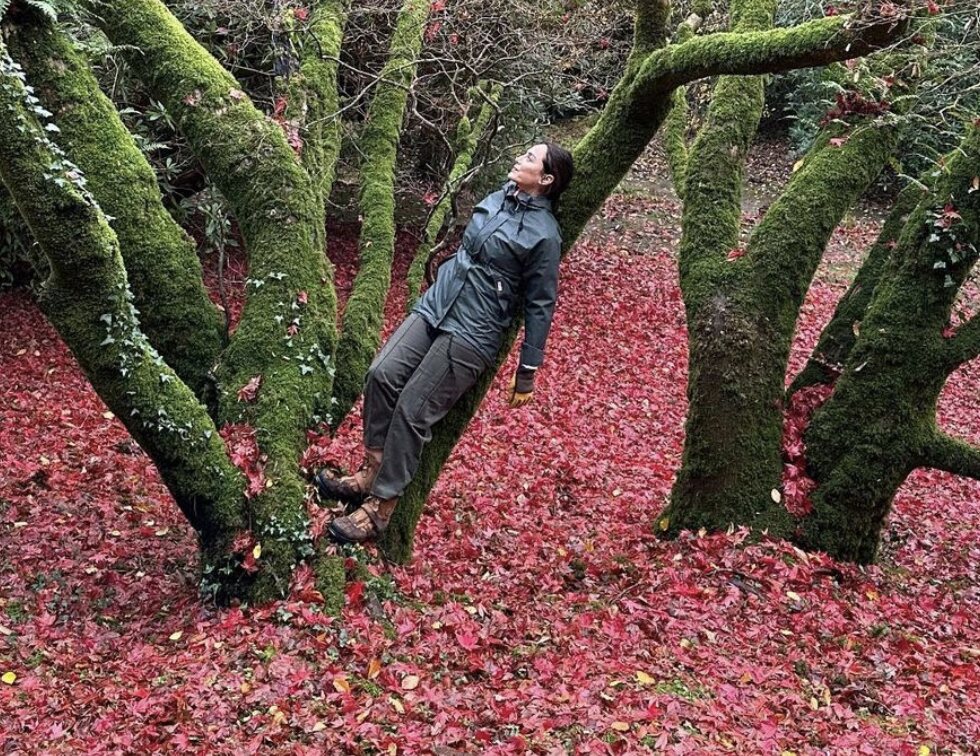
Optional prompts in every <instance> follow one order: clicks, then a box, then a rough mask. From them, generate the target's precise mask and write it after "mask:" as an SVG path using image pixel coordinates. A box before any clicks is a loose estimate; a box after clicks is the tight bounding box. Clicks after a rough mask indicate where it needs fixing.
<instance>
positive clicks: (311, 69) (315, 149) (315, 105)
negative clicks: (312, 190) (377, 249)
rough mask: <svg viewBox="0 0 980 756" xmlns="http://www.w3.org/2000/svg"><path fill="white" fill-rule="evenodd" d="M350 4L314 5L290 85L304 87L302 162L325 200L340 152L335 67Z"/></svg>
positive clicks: (332, 0)
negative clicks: (297, 67)
mask: <svg viewBox="0 0 980 756" xmlns="http://www.w3.org/2000/svg"><path fill="white" fill-rule="evenodd" d="M349 6H350V0H320V1H319V2H316V3H314V4H313V7H312V10H311V12H310V22H309V24H308V25H307V27H306V28H305V29H304V30H303V31H302V32H301V34H300V35H299V38H300V61H301V62H300V75H299V76H298V77H296V78H295V79H294V80H293V82H292V85H291V90H294V89H302V90H303V96H302V97H301V98H299V99H301V100H302V101H303V102H305V103H306V112H305V113H304V114H303V123H304V124H305V138H304V144H305V148H304V151H303V165H304V166H306V169H307V173H309V175H310V178H311V179H312V180H313V183H314V186H315V187H316V189H317V190H318V192H319V193H320V196H321V197H322V198H323V201H324V202H326V198H327V197H328V196H329V194H330V188H331V187H332V186H333V179H334V170H335V168H336V164H337V158H338V156H339V155H340V137H341V131H340V118H339V117H338V116H337V113H338V111H339V110H340V102H339V98H338V95H337V67H338V61H339V59H340V47H341V43H342V42H343V38H344V26H345V25H346V23H347V12H348V8H349ZM292 96H293V95H291V96H290V99H292Z"/></svg>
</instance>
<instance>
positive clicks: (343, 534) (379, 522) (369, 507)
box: [328, 496, 398, 543]
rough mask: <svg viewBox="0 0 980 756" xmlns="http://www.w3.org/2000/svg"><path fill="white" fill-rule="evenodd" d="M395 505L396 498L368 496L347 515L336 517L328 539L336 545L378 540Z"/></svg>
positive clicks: (386, 527)
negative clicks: (336, 543)
mask: <svg viewBox="0 0 980 756" xmlns="http://www.w3.org/2000/svg"><path fill="white" fill-rule="evenodd" d="M397 504H398V499H397V498H393V499H379V498H378V497H377V496H368V497H367V498H365V499H364V503H363V504H361V506H359V507H358V508H357V509H355V510H354V511H353V512H351V513H350V514H349V515H344V516H343V517H338V518H337V519H335V520H334V521H333V522H331V523H330V527H329V529H328V531H329V533H330V538H331V539H332V540H334V541H337V542H338V543H364V542H365V541H370V540H373V539H375V538H378V537H379V536H381V535H382V534H383V533H384V532H385V530H387V529H388V523H389V522H390V521H391V513H392V512H394V511H395V506H396V505H397Z"/></svg>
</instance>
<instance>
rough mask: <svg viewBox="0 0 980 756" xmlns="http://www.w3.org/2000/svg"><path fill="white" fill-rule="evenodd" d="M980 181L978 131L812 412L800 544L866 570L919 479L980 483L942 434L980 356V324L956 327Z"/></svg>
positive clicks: (922, 210) (889, 269)
mask: <svg viewBox="0 0 980 756" xmlns="http://www.w3.org/2000/svg"><path fill="white" fill-rule="evenodd" d="M978 174H980V126H978V125H974V126H972V127H971V128H970V129H969V131H968V133H967V136H966V138H965V139H964V140H963V142H962V144H961V145H960V148H959V149H958V150H956V151H955V152H953V153H952V154H951V155H950V156H948V158H947V160H946V162H945V166H944V168H943V172H942V174H941V175H940V176H939V177H938V178H937V179H936V180H935V187H934V189H933V191H931V192H930V193H929V194H928V196H927V197H925V198H924V199H923V200H922V201H921V202H919V204H918V206H917V207H916V208H915V210H914V211H913V212H912V214H911V216H910V217H909V219H908V222H907V223H906V224H905V226H904V228H903V230H902V232H901V236H900V237H899V238H898V242H897V246H896V247H895V249H894V251H893V252H892V255H891V257H890V259H889V261H888V262H887V264H886V266H885V270H884V271H883V273H882V276H881V279H880V280H879V282H878V284H877V286H876V287H875V290H874V295H873V298H872V300H871V302H870V304H869V305H868V308H867V312H866V313H865V314H864V317H863V319H862V321H861V329H860V335H859V336H858V338H857V341H856V342H855V344H854V346H853V348H852V349H851V351H850V353H849V355H848V356H847V360H846V363H845V366H844V371H843V373H842V374H841V376H840V378H839V379H838V380H837V382H836V384H835V387H834V393H833V395H832V396H831V397H830V398H829V399H828V400H827V401H826V402H825V403H824V404H823V406H822V407H821V408H820V409H818V410H817V411H816V413H815V414H814V417H813V420H812V422H811V425H810V427H809V429H808V430H807V433H806V436H805V439H806V457H807V470H808V473H809V474H810V475H811V477H812V478H813V479H814V481H815V482H816V489H815V491H814V492H813V494H812V496H811V500H812V503H813V507H814V509H813V512H812V514H811V516H810V517H809V518H808V519H807V520H806V521H805V529H804V534H803V538H802V543H803V544H804V545H806V546H808V547H811V548H819V549H824V550H826V551H828V552H829V553H831V554H833V555H834V556H837V557H839V558H842V559H849V560H855V561H858V562H870V561H872V560H873V559H874V558H875V554H876V551H877V547H878V541H879V536H880V532H881V528H882V525H883V522H884V519H885V517H886V515H887V514H888V511H889V509H890V507H891V502H892V500H893V499H894V496H895V493H896V491H897V490H898V487H899V486H900V485H901V484H902V482H903V481H904V480H905V478H906V477H907V475H908V474H909V473H910V472H911V471H912V470H913V469H915V468H917V467H935V468H938V469H943V470H948V471H950V472H953V473H957V474H961V475H967V476H970V477H974V478H980V452H978V451H977V450H976V449H973V448H972V447H970V446H968V445H967V444H965V443H963V442H961V441H957V440H955V439H952V438H950V437H948V436H946V435H944V434H943V433H942V432H941V431H940V430H939V429H938V428H937V426H936V401H937V399H938V397H939V393H940V391H941V390H942V388H943V386H944V385H945V383H946V380H947V378H948V377H949V375H950V374H951V373H952V371H953V370H955V369H956V368H957V367H958V366H959V365H961V364H963V363H964V362H967V361H969V360H971V359H974V358H975V357H977V356H978V355H980V321H978V320H977V319H976V318H974V319H973V320H971V321H970V322H969V323H967V324H966V325H965V326H963V327H962V328H961V329H959V332H958V333H956V335H952V334H951V330H952V329H951V327H950V324H949V319H950V313H951V310H952V306H953V303H954V300H955V298H956V293H957V291H958V290H959V288H960V287H961V286H962V284H963V282H964V281H965V280H966V278H967V275H968V274H969V272H970V270H971V269H972V268H973V265H974V263H975V262H976V260H977V247H978V246H980V191H978V190H977V175H978ZM856 419H860V420H859V422H855V421H856Z"/></svg>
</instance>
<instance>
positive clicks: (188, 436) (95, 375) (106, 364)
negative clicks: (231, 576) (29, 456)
mask: <svg viewBox="0 0 980 756" xmlns="http://www.w3.org/2000/svg"><path fill="white" fill-rule="evenodd" d="M24 81H25V77H24V75H23V72H22V70H21V69H20V67H19V66H18V65H17V64H16V63H14V62H13V61H12V60H11V59H10V57H9V56H8V54H7V51H6V48H5V47H4V45H3V43H2V42H0V179H2V180H3V183H4V184H5V185H6V187H7V189H8V190H9V192H10V194H11V196H12V197H13V199H14V201H15V202H16V203H17V206H18V208H19V210H20V212H21V214H22V215H23V217H24V219H25V220H26V221H27V223H28V225H29V226H30V229H31V232H32V233H33V235H34V238H35V239H36V240H37V241H38V243H39V244H40V245H41V247H42V249H43V250H44V252H45V254H46V255H47V257H48V260H49V262H50V265H51V275H50V276H49V277H48V279H47V280H46V281H45V282H44V287H43V292H42V295H41V306H42V308H43V310H44V312H45V314H46V315H47V316H48V318H50V320H51V322H52V323H53V324H54V326H55V327H56V328H57V330H58V332H59V333H60V334H61V335H62V337H63V338H64V340H65V342H66V343H67V344H68V345H69V346H70V347H71V350H72V352H73V353H74V355H75V357H76V358H77V359H78V362H79V364H80V365H81V367H82V369H83V370H84V371H85V374H86V376H87V377H88V378H89V380H90V381H91V382H92V384H93V385H94V386H98V387H99V395H100V396H101V397H102V399H103V400H104V401H105V403H106V404H107V405H108V406H109V409H111V410H112V411H113V412H114V413H115V414H116V416H117V417H118V418H119V419H120V420H121V421H122V422H123V424H124V425H125V426H126V429H127V430H128V431H129V432H130V433H131V434H132V436H133V438H134V439H136V441H137V442H138V443H139V444H140V446H141V447H142V448H143V449H144V450H145V451H146V452H147V454H148V455H149V456H150V458H151V459H152V460H153V462H154V464H155V465H156V466H157V467H158V468H159V469H160V470H161V471H162V472H163V473H164V474H163V478H164V482H165V483H166V485H167V488H168V489H169V490H170V492H171V494H172V495H173V497H174V500H175V501H176V502H177V505H178V506H179V507H180V509H181V511H182V512H183V513H184V515H185V516H186V517H187V519H188V521H189V522H190V523H191V525H192V526H193V527H194V528H195V530H196V531H197V533H198V535H199V537H200V539H201V542H202V546H203V549H204V555H205V564H206V565H212V566H216V565H218V564H220V563H222V561H223V560H224V558H225V556H226V555H227V554H229V553H230V552H231V550H232V544H233V542H234V539H235V536H236V535H237V534H238V533H239V532H241V531H243V530H244V529H245V528H246V519H245V513H244V510H243V508H242V506H241V504H242V501H241V491H242V488H243V484H244V481H243V479H242V476H241V475H240V474H239V472H238V470H237V469H235V467H234V466H233V465H232V464H231V462H230V461H229V459H228V454H227V452H226V450H225V446H224V443H223V442H222V440H221V438H220V436H219V435H218V433H217V428H216V427H215V425H214V423H213V422H212V420H211V418H210V417H209V416H208V414H207V412H206V411H205V409H204V407H203V406H202V405H201V404H200V403H199V402H198V400H197V398H196V397H195V396H194V394H193V393H192V392H191V390H190V389H189V388H188V387H187V385H186V384H184V382H183V381H181V380H180V378H178V377H177V375H176V374H175V373H174V371H173V370H172V369H171V368H170V367H169V366H168V365H167V364H166V363H165V362H164V361H163V360H162V359H161V357H160V355H159V354H158V353H157V352H156V350H155V349H153V347H152V346H151V344H150V343H149V341H148V340H147V338H146V337H145V336H144V334H143V333H142V331H141V330H140V325H139V322H138V320H137V313H136V310H135V308H134V307H133V295H132V293H131V291H130V288H129V283H128V280H127V278H126V269H125V267H124V266H123V262H122V256H121V255H120V252H119V245H118V243H117V241H116V236H115V234H114V233H113V231H112V229H111V228H110V227H109V224H108V221H107V220H106V218H105V215H104V214H103V213H102V211H101V209H100V208H99V206H98V203H97V202H96V200H95V198H94V197H93V196H92V195H91V194H90V193H89V192H88V190H87V188H86V181H85V177H84V175H83V174H82V172H81V170H80V169H79V168H78V167H77V166H76V165H74V163H72V162H71V161H70V160H69V159H68V157H67V156H66V155H65V153H64V152H63V151H62V150H61V149H60V148H59V147H58V146H57V145H56V144H54V143H53V142H51V141H50V140H49V139H48V138H47V136H46V134H47V133H48V132H46V131H45V130H44V129H42V127H41V124H40V123H39V121H38V117H39V116H40V117H44V113H46V112H47V111H46V110H45V109H44V108H42V107H41V105H40V103H39V102H38V100H37V99H36V98H35V97H34V96H33V95H32V94H30V92H29V91H28V90H27V89H26V87H25V84H24Z"/></svg>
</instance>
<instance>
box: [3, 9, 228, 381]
mask: <svg viewBox="0 0 980 756" xmlns="http://www.w3.org/2000/svg"><path fill="white" fill-rule="evenodd" d="M8 45H9V47H10V52H11V55H13V57H14V58H16V59H17V60H18V61H20V63H21V65H22V66H24V69H25V71H26V73H27V76H28V77H29V79H30V81H31V83H32V85H33V86H34V89H35V93H36V94H37V96H38V98H39V99H40V101H41V104H42V105H43V106H44V108H45V109H46V110H48V111H50V112H52V113H53V114H54V116H55V117H56V118H57V121H58V124H57V125H58V129H59V131H58V132H55V133H54V134H53V137H54V139H55V140H56V142H57V143H58V144H59V145H60V146H61V147H62V149H64V150H65V151H66V152H67V153H68V154H70V155H71V156H72V160H74V162H75V163H76V164H77V165H78V167H79V168H81V169H82V172H83V173H84V174H85V177H86V179H87V182H88V189H89V190H90V191H91V192H92V194H93V195H94V196H95V198H96V200H97V201H98V203H99V206H100V207H101V208H102V210H103V211H104V212H105V213H106V214H108V215H109V216H111V217H112V228H113V230H114V231H115V232H116V236H117V238H118V239H119V246H120V248H121V250H122V254H123V261H124V263H125V265H126V274H127V277H128V279H129V283H130V286H131V287H132V289H133V295H134V304H135V305H136V309H137V310H138V311H139V313H140V324H141V326H142V330H143V332H144V333H145V334H146V336H147V338H148V339H149V340H150V343H151V344H153V346H154V347H155V348H156V350H157V351H158V352H160V354H161V356H162V357H163V358H164V359H165V360H166V361H167V364H168V365H170V366H171V367H173V369H174V371H175V372H176V373H177V374H178V375H179V376H180V377H181V378H182V379H184V381H186V382H187V384H188V385H189V386H190V387H191V388H192V389H193V390H194V391H195V393H196V394H197V395H198V396H199V397H202V398H212V397H210V394H211V393H212V391H213V387H212V386H211V383H212V382H211V380H210V379H209V378H208V372H209V370H210V368H211V366H212V365H213V364H214V362H215V360H216V359H217V357H218V353H219V351H220V350H221V346H222V339H223V332H222V325H221V319H220V317H219V314H218V311H217V309H216V308H215V306H214V305H213V304H212V303H211V301H210V300H209V299H208V295H207V291H206V290H205V288H204V283H203V281H202V279H201V264H200V262H199V260H198V258H197V251H196V249H195V247H194V243H193V242H192V241H191V239H190V237H188V236H187V234H186V233H185V232H184V231H183V230H182V229H181V228H180V226H178V225H177V224H176V223H175V222H174V220H173V218H171V217H170V214H169V213H168V212H167V210H166V209H165V208H164V206H163V202H162V201H161V197H160V191H159V189H158V188H157V180H156V176H155V175H154V173H153V169H152V168H151V167H150V164H149V163H148V162H147V160H146V158H145V157H143V153H141V152H140V151H139V148H138V147H137V146H136V143H135V141H133V137H132V136H131V135H130V134H129V132H128V131H127V130H126V127H125V126H124V125H123V123H122V121H121V120H120V119H119V115H118V113H116V109H115V107H114V106H113V105H112V103H111V102H110V101H109V98H108V97H106V96H105V95H104V94H103V93H102V91H101V90H100V89H99V85H98V82H97V81H96V79H95V76H94V74H93V73H92V70H91V68H89V66H88V65H87V63H86V62H85V60H84V59H83V58H82V56H81V54H80V53H79V52H78V51H77V50H75V49H74V46H73V45H72V43H71V41H70V40H69V39H68V38H67V37H66V36H65V35H64V34H62V33H61V32H59V31H58V29H57V28H56V27H55V25H54V24H52V23H50V22H49V21H47V19H45V18H43V17H42V16H41V15H40V14H39V13H37V12H31V11H25V12H23V14H22V16H21V18H20V19H19V20H18V23H16V24H14V25H13V26H12V27H11V32H10V39H9V40H8Z"/></svg>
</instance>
